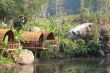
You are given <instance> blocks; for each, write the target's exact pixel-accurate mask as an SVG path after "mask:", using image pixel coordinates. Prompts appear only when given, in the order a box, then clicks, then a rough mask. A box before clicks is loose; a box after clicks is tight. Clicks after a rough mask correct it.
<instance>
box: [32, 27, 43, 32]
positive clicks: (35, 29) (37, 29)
mask: <svg viewBox="0 0 110 73" xmlns="http://www.w3.org/2000/svg"><path fill="white" fill-rule="evenodd" d="M30 31H43V30H42V29H41V28H40V27H33V28H31V29H30Z"/></svg>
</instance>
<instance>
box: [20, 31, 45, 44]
mask: <svg viewBox="0 0 110 73" xmlns="http://www.w3.org/2000/svg"><path fill="white" fill-rule="evenodd" d="M22 37H23V40H24V41H39V42H42V41H43V33H42V32H36V31H34V32H29V31H25V32H24V33H23V34H22Z"/></svg>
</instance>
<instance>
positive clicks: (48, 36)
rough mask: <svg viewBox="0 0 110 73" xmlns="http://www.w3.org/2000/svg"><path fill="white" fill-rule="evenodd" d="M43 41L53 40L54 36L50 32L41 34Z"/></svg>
mask: <svg viewBox="0 0 110 73" xmlns="http://www.w3.org/2000/svg"><path fill="white" fill-rule="evenodd" d="M43 34H44V40H54V39H55V36H54V34H53V33H52V32H43Z"/></svg>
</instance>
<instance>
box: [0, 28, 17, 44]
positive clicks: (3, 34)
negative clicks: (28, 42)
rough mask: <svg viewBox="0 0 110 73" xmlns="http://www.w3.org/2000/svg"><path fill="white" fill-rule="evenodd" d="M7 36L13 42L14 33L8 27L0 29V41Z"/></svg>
mask: <svg viewBox="0 0 110 73" xmlns="http://www.w3.org/2000/svg"><path fill="white" fill-rule="evenodd" d="M6 36H8V41H9V42H14V40H15V39H14V33H13V31H12V30H10V29H0V41H3V40H4V39H5V37H6Z"/></svg>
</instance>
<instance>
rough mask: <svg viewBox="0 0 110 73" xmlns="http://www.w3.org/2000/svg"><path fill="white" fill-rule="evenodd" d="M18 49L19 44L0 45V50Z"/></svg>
mask: <svg viewBox="0 0 110 73" xmlns="http://www.w3.org/2000/svg"><path fill="white" fill-rule="evenodd" d="M18 48H19V43H10V44H8V45H7V46H3V45H2V44H0V49H2V50H3V49H5V50H17V49H18Z"/></svg>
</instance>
